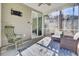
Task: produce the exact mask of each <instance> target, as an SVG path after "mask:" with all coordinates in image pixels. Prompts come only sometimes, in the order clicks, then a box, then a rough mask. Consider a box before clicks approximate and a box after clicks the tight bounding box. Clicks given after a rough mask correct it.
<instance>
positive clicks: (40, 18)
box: [38, 16, 42, 36]
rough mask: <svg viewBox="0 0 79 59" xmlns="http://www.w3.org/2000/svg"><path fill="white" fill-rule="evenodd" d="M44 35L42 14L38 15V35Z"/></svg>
mask: <svg viewBox="0 0 79 59" xmlns="http://www.w3.org/2000/svg"><path fill="white" fill-rule="evenodd" d="M40 35H42V16H40V17H38V36H40Z"/></svg>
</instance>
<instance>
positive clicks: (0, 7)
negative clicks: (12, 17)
mask: <svg viewBox="0 0 79 59" xmlns="http://www.w3.org/2000/svg"><path fill="white" fill-rule="evenodd" d="M0 47H1V3H0Z"/></svg>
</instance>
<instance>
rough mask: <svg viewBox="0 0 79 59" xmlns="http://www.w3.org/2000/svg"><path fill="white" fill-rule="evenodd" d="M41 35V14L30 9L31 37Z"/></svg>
mask: <svg viewBox="0 0 79 59" xmlns="http://www.w3.org/2000/svg"><path fill="white" fill-rule="evenodd" d="M39 36H42V14H40V13H37V12H35V11H32V38H36V37H39Z"/></svg>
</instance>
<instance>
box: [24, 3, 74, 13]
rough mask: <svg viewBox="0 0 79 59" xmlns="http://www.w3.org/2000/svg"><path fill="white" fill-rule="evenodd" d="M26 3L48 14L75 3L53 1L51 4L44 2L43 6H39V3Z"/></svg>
mask: <svg viewBox="0 0 79 59" xmlns="http://www.w3.org/2000/svg"><path fill="white" fill-rule="evenodd" d="M25 5H27V6H29V7H31V8H32V9H34V10H37V11H39V12H42V13H43V14H48V13H50V12H53V11H57V10H61V9H64V8H67V7H69V6H72V5H73V3H51V5H50V6H48V5H47V4H42V5H41V6H39V3H25Z"/></svg>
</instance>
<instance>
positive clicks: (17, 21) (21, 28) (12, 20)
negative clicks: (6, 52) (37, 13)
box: [2, 3, 31, 45]
mask: <svg viewBox="0 0 79 59" xmlns="http://www.w3.org/2000/svg"><path fill="white" fill-rule="evenodd" d="M11 9H13V10H17V11H21V12H22V17H19V16H15V15H11ZM28 21H30V22H31V8H29V7H27V6H26V5H24V4H19V3H16V4H14V3H9V4H8V3H5V4H2V45H6V44H7V39H6V37H5V35H4V31H3V30H4V26H5V25H12V26H15V33H17V34H26V39H29V38H31V23H28Z"/></svg>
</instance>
